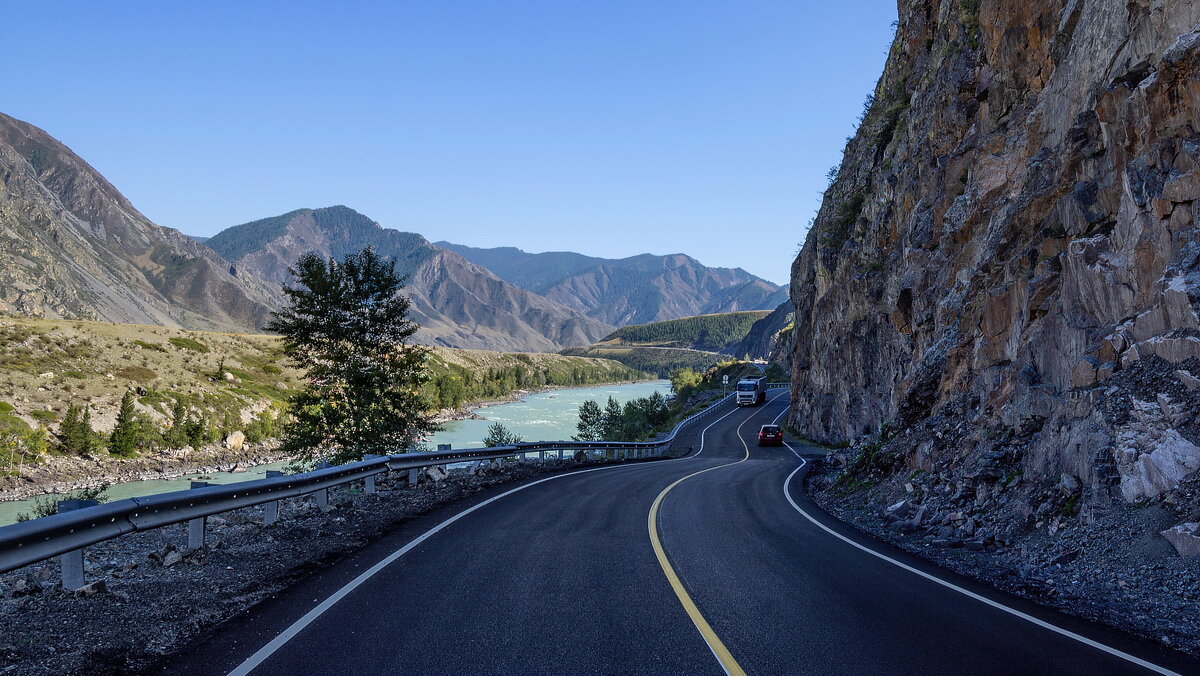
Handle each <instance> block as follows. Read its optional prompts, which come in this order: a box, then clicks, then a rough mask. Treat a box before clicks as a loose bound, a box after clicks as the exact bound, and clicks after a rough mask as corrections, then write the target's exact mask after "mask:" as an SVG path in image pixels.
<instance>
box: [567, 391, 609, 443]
mask: <svg viewBox="0 0 1200 676" xmlns="http://www.w3.org/2000/svg"><path fill="white" fill-rule="evenodd" d="M575 429H577V430H579V434H578V436H576V437H574V439H575V441H600V440H601V439H602V437H603V436H604V412H603V411H601V410H600V404H597V403H596V402H595V401H593V400H591V399H588V400H587V401H585V402H583V403H582V404H580V405H579V424H577V425H576V426H575Z"/></svg>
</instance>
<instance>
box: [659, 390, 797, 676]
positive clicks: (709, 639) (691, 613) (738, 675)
mask: <svg viewBox="0 0 1200 676" xmlns="http://www.w3.org/2000/svg"><path fill="white" fill-rule="evenodd" d="M780 396H783V395H778V396H776V397H775V398H774V399H772V400H771V401H775V399H778V398H779V397H780ZM754 413H757V411H754V412H751V413H750V415H748V416H746V419H745V420H743V421H742V422H741V423H740V424H739V425H738V426H737V436H738V440H739V441H741V442H742V448H744V449H745V450H746V454H745V455H744V456H743V457H742V459H741V460H735V461H734V462H727V463H725V464H724V465H717V466H716V467H709V468H708V469H702V470H700V471H699V472H693V473H691V474H689V475H687V476H685V477H683V478H681V479H678V480H677V481H675V483H673V484H671V485H670V486H667V487H666V488H664V489H663V491H662V492H661V493H659V494H658V497H656V498H654V504H652V505H650V515H649V517H648V518H647V525H648V527H649V529H650V545H651V546H652V547H654V556H656V557H657V558H658V564H659V565H660V566H662V569H663V573H664V574H666V576H667V581H668V582H670V583H671V589H674V590H675V596H677V597H679V603H680V604H681V605H683V609H684V610H685V611H687V614H688V617H690V618H692V624H694V625H696V629H697V630H698V631H699V632H700V636H701V637H703V638H704V642H705V643H707V644H708V648H709V650H712V653H713V655H714V656H715V657H716V658H717V661H718V662H720V663H721V668H722V669H724V670H725V673H727V674H730V676H745V673H746V672H745V670H743V669H742V667H741V665H739V664H738V663H737V660H735V659H733V655H732V654H731V653H730V652H729V649H728V648H726V647H725V644H724V643H722V642H721V639H720V638H719V637H718V636H717V632H715V631H713V628H712V626H711V625H709V623H708V620H706V619H704V615H703V614H701V612H700V609H699V608H697V607H696V603H695V601H692V597H691V595H689V594H688V593H687V590H686V589H684V588H683V582H682V581H680V579H679V575H677V574H676V573H675V568H674V567H672V566H671V561H670V559H668V558H667V552H666V550H665V549H663V546H662V540H661V539H660V538H659V536H658V508H659V507H660V506H661V505H662V502H663V499H664V498H666V497H667V493H670V492H671V489H673V488H675V487H676V486H678V485H679V484H681V483H683V482H685V481H687V480H688V479H691V478H692V477H694V476H699V475H701V474H704V473H705V472H711V471H713V470H714V469H721V468H722V467H732V466H733V465H737V464H740V463H743V462H746V461H747V460H749V459H750V446H749V445H748V444H747V443H746V439H745V438H743V437H742V425H745V424H746V422H747V421H749V420H750V418H753V417H754Z"/></svg>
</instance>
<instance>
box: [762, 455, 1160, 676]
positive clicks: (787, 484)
mask: <svg viewBox="0 0 1200 676" xmlns="http://www.w3.org/2000/svg"><path fill="white" fill-rule="evenodd" d="M783 445H784V446H787V447H788V450H789V451H791V452H792V454H793V455H795V456H796V457H797V458H800V466H799V467H797V468H796V469H794V470H792V473H791V474H789V475H788V477H787V479H785V480H784V482H783V497H785V498H787V501H788V503H789V504H791V506H792V508H793V509H795V510H796V511H797V512H800V514H801V515H802V516H804V518H806V519H808V520H809V521H811V522H813V524H815V525H816V526H817V527H818V528H820V529H821V530H823V531H825V532H826V533H829V534H830V535H832V536H834V537H836V538H837V539H839V540H842V541H843V542H845V543H847V544H849V545H851V546H853V547H857V548H858V549H861V550H862V551H864V552H866V553H868V554H870V555H872V556H875V557H877V558H880V559H883V560H884V561H887V562H888V563H890V564H892V565H895V566H898V567H900V568H903V569H904V570H907V571H908V572H910V573H914V574H916V575H920V576H921V577H923V578H925V579H927V580H930V581H932V582H936V583H938V584H940V585H942V586H943V587H946V588H948V589H953V590H954V591H956V592H958V593H960V594H962V595H964V596H968V597H970V598H973V599H975V600H976V601H979V602H981V603H984V604H987V605H989V606H991V607H993V608H995V609H997V610H1002V611H1004V612H1006V613H1008V614H1010V615H1014V616H1016V617H1019V618H1021V619H1022V620H1025V621H1026V622H1030V623H1032V624H1035V625H1037V626H1039V627H1041V628H1043V629H1049V630H1050V631H1053V632H1055V633H1057V634H1061V635H1062V636H1066V637H1067V638H1070V639H1074V640H1076V641H1079V642H1080V643H1082V644H1084V645H1088V646H1091V647H1093V648H1096V649H1097V650H1102V651H1104V652H1106V653H1108V654H1110V655H1113V656H1114V657H1119V658H1121V659H1123V660H1126V661H1128V662H1132V663H1133V664H1136V665H1138V666H1139V667H1142V668H1145V669H1149V670H1150V671H1153V672H1155V673H1159V674H1166V675H1168V676H1180V674H1179V673H1178V672H1174V671H1171V670H1170V669H1167V668H1166V667H1160V666H1159V665H1157V664H1154V663H1153V662H1147V661H1146V660H1143V659H1142V658H1140V657H1136V656H1134V655H1130V654H1129V653H1127V652H1123V651H1121V650H1117V649H1116V648H1113V647H1111V646H1108V645H1105V644H1103V643H1100V642H1099V641H1093V640H1092V639H1090V638H1088V637H1086V636H1081V635H1080V634H1076V633H1075V632H1073V631H1070V630H1068V629H1063V628H1062V627H1059V626H1057V625H1054V624H1051V623H1049V622H1046V621H1045V620H1040V619H1038V618H1036V617H1034V616H1033V615H1030V614H1028V613H1024V612H1021V611H1020V610H1017V609H1016V608H1010V607H1009V606H1006V605H1004V604H1003V603H1000V602H999V601H994V600H992V599H989V598H988V597H986V596H982V595H980V594H976V593H975V592H973V591H970V590H969V589H963V588H962V587H959V586H958V585H956V584H954V583H952V582H947V581H946V580H943V579H941V578H940V577H937V576H936V575H931V574H929V573H926V572H925V571H923V570H919V569H917V568H913V567H912V566H910V565H908V564H906V563H903V562H900V561H897V560H896V559H893V558H891V557H889V556H887V555H886V554H881V553H879V552H877V551H875V550H874V549H871V548H870V547H867V546H866V545H862V544H859V543H858V542H855V541H854V540H851V539H850V538H848V537H846V536H845V535H842V534H841V533H839V532H837V531H835V530H833V529H832V528H830V527H828V526H826V525H825V524H823V523H821V522H820V521H818V520H816V519H815V518H813V516H812V515H811V514H809V513H808V512H806V511H804V510H803V509H801V508H800V505H797V504H796V501H795V500H793V499H792V493H791V490H790V489H791V484H792V477H794V476H796V473H797V472H799V471H800V470H802V469H804V467H805V466H806V465H808V461H807V460H805V459H804V458H803V457H801V455H800V454H799V453H797V452H796V449H794V448H792V445H791V444H789V443H787V441H784V442H783Z"/></svg>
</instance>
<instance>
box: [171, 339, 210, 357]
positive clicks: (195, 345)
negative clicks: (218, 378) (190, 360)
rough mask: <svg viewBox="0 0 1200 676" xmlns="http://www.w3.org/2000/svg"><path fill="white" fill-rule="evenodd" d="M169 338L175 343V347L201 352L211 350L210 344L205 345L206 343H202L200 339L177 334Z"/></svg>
mask: <svg viewBox="0 0 1200 676" xmlns="http://www.w3.org/2000/svg"><path fill="white" fill-rule="evenodd" d="M168 340H169V341H170V343H171V344H172V345H174V346H175V347H177V348H179V349H181V350H191V351H192V352H200V353H205V354H207V353H208V352H210V350H209V349H208V346H207V345H205V344H204V343H201V342H200V341H198V340H193V339H191V338H183V337H180V336H175V337H172V338H169V339H168Z"/></svg>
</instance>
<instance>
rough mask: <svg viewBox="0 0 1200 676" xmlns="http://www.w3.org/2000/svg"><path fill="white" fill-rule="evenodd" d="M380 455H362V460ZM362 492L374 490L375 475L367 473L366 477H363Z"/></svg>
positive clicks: (380, 456)
mask: <svg viewBox="0 0 1200 676" xmlns="http://www.w3.org/2000/svg"><path fill="white" fill-rule="evenodd" d="M382 457H383V456H382V455H370V454H368V455H364V456H363V460H377V459H379V458H382ZM363 492H364V493H374V492H375V475H374V474H371V475H368V476H367V477H365V478H363Z"/></svg>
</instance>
